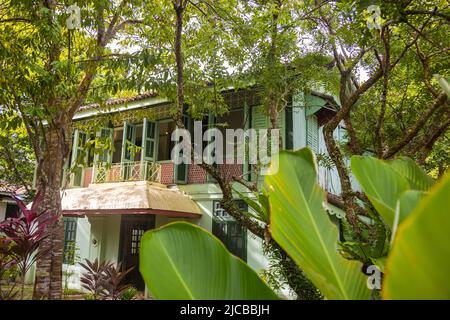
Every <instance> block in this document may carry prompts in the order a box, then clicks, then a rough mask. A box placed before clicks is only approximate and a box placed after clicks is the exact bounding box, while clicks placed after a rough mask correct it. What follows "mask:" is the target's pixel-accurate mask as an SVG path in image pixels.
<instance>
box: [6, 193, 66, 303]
mask: <svg viewBox="0 0 450 320" xmlns="http://www.w3.org/2000/svg"><path fill="white" fill-rule="evenodd" d="M13 197H14V200H15V201H16V203H17V205H18V206H19V209H20V211H19V212H18V213H17V216H16V217H14V218H8V219H6V220H5V221H3V222H1V223H0V233H3V234H4V235H6V237H7V239H8V240H10V241H12V245H11V252H12V255H13V256H14V258H15V260H16V263H17V266H18V267H19V270H20V273H21V280H22V293H21V296H22V299H23V294H24V282H25V275H26V273H27V272H28V270H30V268H31V266H32V265H33V264H34V263H35V262H36V261H37V260H38V259H39V258H40V257H42V256H44V255H45V254H47V253H48V252H49V250H42V249H39V246H40V244H41V243H42V241H43V240H44V239H45V238H47V237H48V236H49V234H48V233H47V231H46V230H47V226H49V225H51V224H52V223H53V222H54V221H55V220H56V219H57V217H56V216H52V215H47V214H45V213H46V211H43V212H39V210H38V208H39V207H40V204H41V203H42V195H41V193H39V192H38V193H37V194H36V196H35V198H34V200H33V204H32V206H31V208H30V209H28V208H27V206H26V205H25V203H24V202H23V201H22V200H21V199H20V198H19V197H18V196H16V195H14V196H13Z"/></svg>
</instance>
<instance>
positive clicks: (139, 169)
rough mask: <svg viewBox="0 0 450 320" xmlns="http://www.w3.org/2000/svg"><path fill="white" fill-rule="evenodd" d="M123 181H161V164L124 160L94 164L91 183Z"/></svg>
mask: <svg viewBox="0 0 450 320" xmlns="http://www.w3.org/2000/svg"><path fill="white" fill-rule="evenodd" d="M123 181H152V182H160V181H161V165H160V164H158V163H156V162H151V161H144V162H140V161H139V162H124V163H113V164H107V163H102V162H99V163H97V164H96V165H94V168H93V173H92V183H106V182H123Z"/></svg>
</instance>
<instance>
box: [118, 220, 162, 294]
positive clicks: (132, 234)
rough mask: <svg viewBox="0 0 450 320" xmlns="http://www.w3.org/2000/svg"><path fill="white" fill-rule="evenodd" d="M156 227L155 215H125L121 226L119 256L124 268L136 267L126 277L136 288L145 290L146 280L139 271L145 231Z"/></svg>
mask: <svg viewBox="0 0 450 320" xmlns="http://www.w3.org/2000/svg"><path fill="white" fill-rule="evenodd" d="M154 227H155V216H154V215H123V216H122V221H121V226H120V245H119V257H120V262H121V263H122V270H127V269H129V268H131V267H134V269H133V270H132V271H131V272H130V273H129V274H128V275H127V276H126V277H125V279H124V281H125V283H130V284H131V285H133V286H134V287H135V288H136V289H138V290H140V291H143V290H144V288H145V285H144V280H143V279H142V276H141V274H140V272H139V250H140V247H141V238H142V236H143V235H144V232H145V231H147V230H150V229H153V228H154Z"/></svg>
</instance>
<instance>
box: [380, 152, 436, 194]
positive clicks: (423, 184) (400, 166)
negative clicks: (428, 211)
mask: <svg viewBox="0 0 450 320" xmlns="http://www.w3.org/2000/svg"><path fill="white" fill-rule="evenodd" d="M388 164H389V165H390V166H391V167H392V168H394V170H396V171H398V172H399V173H400V174H401V175H402V176H403V177H405V178H406V180H408V183H409V186H410V188H411V189H413V190H421V191H426V190H428V189H430V188H431V187H432V186H433V184H434V180H433V178H431V177H430V176H429V175H428V174H427V173H426V172H425V171H424V170H423V169H422V168H421V167H419V166H418V165H417V164H416V162H415V161H414V160H413V159H411V158H407V157H401V158H398V159H395V160H391V161H389V162H388Z"/></svg>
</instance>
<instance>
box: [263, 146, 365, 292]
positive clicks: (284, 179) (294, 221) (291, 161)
mask: <svg viewBox="0 0 450 320" xmlns="http://www.w3.org/2000/svg"><path fill="white" fill-rule="evenodd" d="M275 161H276V160H275ZM278 161H279V166H278V168H279V170H278V172H270V173H272V174H269V175H267V176H266V179H265V182H266V185H267V186H268V190H269V192H270V197H269V202H270V206H271V230H272V236H273V238H274V239H275V240H276V242H277V243H278V244H279V245H280V246H281V247H282V248H283V249H284V250H286V252H287V253H288V254H289V255H290V256H291V257H292V258H293V259H294V261H295V262H296V263H297V264H298V265H299V266H300V268H301V269H302V270H303V271H304V272H305V274H306V275H307V276H308V278H309V279H310V280H311V281H312V282H313V284H314V285H315V286H316V287H317V288H318V289H319V290H320V291H321V292H322V293H323V294H324V295H325V296H326V298H327V299H368V298H369V290H368V289H367V286H366V279H365V277H364V275H363V274H362V273H361V266H362V264H361V263H360V262H357V261H349V260H346V259H344V258H343V257H342V256H341V255H340V253H339V252H338V250H337V239H338V230H337V228H336V226H335V225H334V224H333V223H332V222H331V221H330V219H329V217H328V215H327V213H326V212H325V209H324V201H325V193H324V191H323V190H322V189H321V188H320V187H319V185H318V183H317V166H316V163H315V158H314V154H313V153H312V151H311V150H309V149H307V148H305V149H302V150H300V151H297V152H290V151H281V152H280V154H279V159H278ZM273 168H277V166H276V165H275V166H273V165H272V166H271V168H270V169H269V170H272V169H273Z"/></svg>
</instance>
